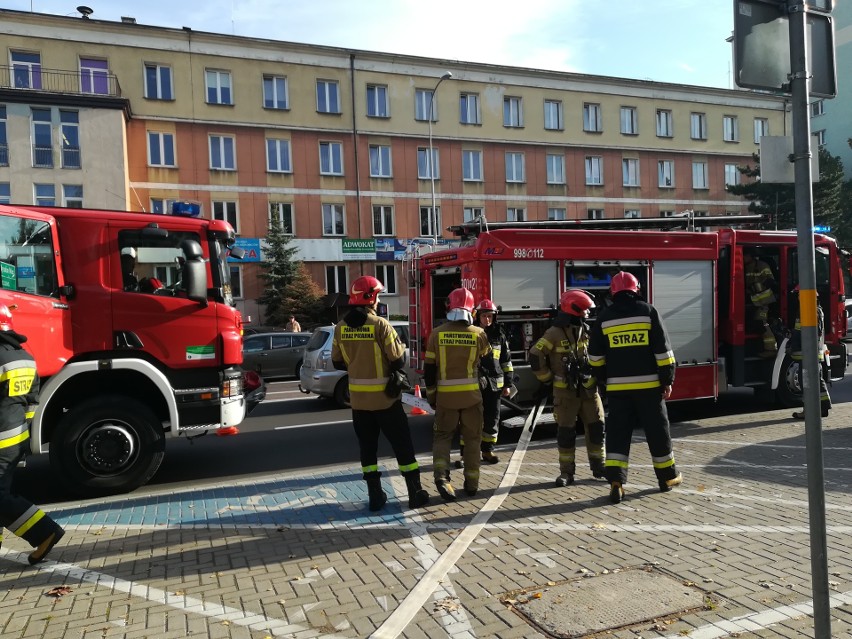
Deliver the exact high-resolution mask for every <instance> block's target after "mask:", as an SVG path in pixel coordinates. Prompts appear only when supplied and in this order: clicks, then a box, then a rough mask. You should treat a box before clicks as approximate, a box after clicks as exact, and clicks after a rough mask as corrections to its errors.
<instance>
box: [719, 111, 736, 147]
mask: <svg viewBox="0 0 852 639" xmlns="http://www.w3.org/2000/svg"><path fill="white" fill-rule="evenodd" d="M722 139H723V140H725V142H737V141H739V139H740V127H739V123H738V122H737V116H735V115H726V116H724V117H723V118H722Z"/></svg>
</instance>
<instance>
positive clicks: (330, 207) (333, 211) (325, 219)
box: [322, 202, 346, 237]
mask: <svg viewBox="0 0 852 639" xmlns="http://www.w3.org/2000/svg"><path fill="white" fill-rule="evenodd" d="M338 222H339V223H340V226H341V228H340V230H339V231H338V228H337V227H338ZM329 225H330V227H331V232H329V230H328V229H329ZM322 235H323V237H345V236H346V207H345V206H344V205H343V204H334V203H330V202H327V203H323V205H322Z"/></svg>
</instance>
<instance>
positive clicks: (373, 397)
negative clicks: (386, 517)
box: [331, 275, 429, 512]
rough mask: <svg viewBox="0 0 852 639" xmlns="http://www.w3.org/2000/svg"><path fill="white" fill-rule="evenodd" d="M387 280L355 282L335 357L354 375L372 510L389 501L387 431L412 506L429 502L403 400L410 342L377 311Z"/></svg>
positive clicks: (355, 416) (352, 390) (353, 400)
mask: <svg viewBox="0 0 852 639" xmlns="http://www.w3.org/2000/svg"><path fill="white" fill-rule="evenodd" d="M384 290H385V288H384V286H383V285H382V283H381V282H380V281H379V280H378V279H376V278H375V277H372V276H370V275H364V276H362V277H359V278H357V279H356V280H355V281H354V282H352V287H351V288H350V289H349V304H350V306H352V307H353V308H352V310H350V311H349V312H348V313H346V315H345V316H344V317H343V319H342V320H341V321H340V322H338V324H337V326H335V327H334V338H333V340H332V347H331V360H332V362H333V363H334V367H335V368H337V369H339V370H345V371H348V373H349V398H350V400H349V401H350V404H351V405H352V425H353V426H354V428H355V435H356V436H357V437H358V446H359V448H360V457H361V472H362V473H363V475H364V481H366V482H367V491H368V494H369V509H370V510H371V511H373V512H376V511H379V510H381V509H382V507H383V506H384V505H385V502H386V501H387V498H388V497H387V494H386V493H385V491H384V490H382V483H381V473H380V472H379V461H378V445H379V434H380V433H384V435H385V437H386V438H387V439H388V441H389V442H390V445H391V447H392V448H393V452H394V455H395V456H396V461H397V464H398V465H399V471H400V472H401V473H402V476H403V477H404V478H405V485H406V487H407V488H408V507H409V508H418V507H420V506H424V505H426V504H427V503H428V502H429V494H428V493H427V492H426V491H425V490H423V487H422V486H421V483H420V467H419V465H418V464H417V460H416V458H415V456H414V445H413V443H412V441H411V431H410V430H409V427H408V416H407V415H406V414H405V410H403V408H402V402H401V401H400V394H401V391H402V390H403V389H404V388H405V381H407V380H406V378H405V373H404V372H403V370H402V369H403V368H404V366H405V363H406V362H405V346H404V345H403V344H402V342H401V341H400V339H399V335H398V334H397V332H396V331H395V330H394V329H393V327H392V326H391V325H390V323H389V322H388V321H387V320H386V319H384V318H382V317H379V316H378V315H377V314H376V306H377V304H378V302H379V293H381V292H383V291H384Z"/></svg>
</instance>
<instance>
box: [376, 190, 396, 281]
mask: <svg viewBox="0 0 852 639" xmlns="http://www.w3.org/2000/svg"><path fill="white" fill-rule="evenodd" d="M377 214H378V219H377V218H376V215H377ZM393 234H394V213H393V205H392V204H373V235H374V236H375V237H393ZM379 279H381V278H379ZM383 281H384V280H383Z"/></svg>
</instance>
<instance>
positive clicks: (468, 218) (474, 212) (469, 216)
mask: <svg viewBox="0 0 852 639" xmlns="http://www.w3.org/2000/svg"><path fill="white" fill-rule="evenodd" d="M477 217H485V207H484V206H466V207H464V208H463V209H462V222H472V221H473V220H475V219H476V218H477Z"/></svg>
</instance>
